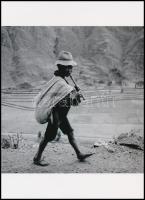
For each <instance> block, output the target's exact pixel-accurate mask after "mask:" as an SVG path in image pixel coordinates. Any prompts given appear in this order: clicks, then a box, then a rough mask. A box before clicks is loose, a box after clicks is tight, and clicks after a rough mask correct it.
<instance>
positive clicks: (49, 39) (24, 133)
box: [1, 19, 144, 174]
mask: <svg viewBox="0 0 145 200" xmlns="http://www.w3.org/2000/svg"><path fill="white" fill-rule="evenodd" d="M68 21H69V19H68ZM1 53H2V56H1V58H2V61H1V156H2V159H1V165H2V166H1V171H2V173H3V174H62V173H63V174H70V173H71V174H100V173H101V174H108V173H110V174H118V173H119V174H120V173H130V174H131V173H135V174H137V173H143V172H144V165H143V163H144V111H143V110H144V27H143V26H129V25H128V26H117V25H115V26H111V25H106V24H105V25H104V26H103V25H99V26H97V25H90V26H88V25H86V26H85V25H79V24H78V25H77V24H76V25H59V26H57V25H55V24H54V26H53V25H50V26H49V25H43V24H42V25H41V24H40V25H37V26H36V25H28V26H26V25H14V26H13V25H12V26H11V25H8V26H7V25H6V26H2V27H1Z"/></svg>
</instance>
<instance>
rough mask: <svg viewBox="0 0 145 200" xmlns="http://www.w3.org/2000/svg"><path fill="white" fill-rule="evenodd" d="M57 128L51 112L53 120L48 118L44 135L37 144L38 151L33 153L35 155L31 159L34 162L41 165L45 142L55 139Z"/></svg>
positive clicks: (54, 116) (55, 119) (54, 117)
mask: <svg viewBox="0 0 145 200" xmlns="http://www.w3.org/2000/svg"><path fill="white" fill-rule="evenodd" d="M57 130H58V122H57V118H56V115H55V113H53V120H51V119H49V120H48V125H47V128H46V131H45V134H44V137H43V138H42V140H41V142H40V144H39V148H38V151H37V153H36V154H35V157H34V159H33V161H34V164H38V165H43V164H42V162H41V156H42V153H43V151H44V149H45V147H46V145H47V143H48V142H50V141H52V140H54V139H55V137H56V134H57ZM44 165H45V164H44Z"/></svg>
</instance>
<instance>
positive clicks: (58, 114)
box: [33, 51, 92, 166]
mask: <svg viewBox="0 0 145 200" xmlns="http://www.w3.org/2000/svg"><path fill="white" fill-rule="evenodd" d="M76 65H77V64H76V62H75V61H74V60H73V57H72V55H71V53H70V52H66V51H62V52H60V54H59V56H58V60H57V61H56V66H57V68H58V70H56V71H55V72H54V79H53V80H52V82H51V86H49V88H50V91H54V92H53V94H52V95H51V98H50V99H52V97H54V93H55V94H56V96H57V97H58V93H59V97H58V98H57V100H56V99H54V100H53V107H51V112H50V114H49V115H48V117H47V122H48V125H47V128H46V131H45V134H44V137H43V138H42V140H41V142H40V145H39V148H38V151H37V153H36V155H35V156H34V158H33V163H34V164H36V165H40V166H47V165H48V163H46V162H45V161H43V160H41V156H42V153H43V151H44V149H45V147H46V145H47V143H48V142H50V141H52V140H54V139H55V137H56V135H57V130H58V128H60V129H61V131H62V132H63V133H64V134H66V135H67V136H68V140H69V143H70V144H71V146H72V147H73V149H74V151H75V153H76V155H77V158H78V159H79V160H80V161H83V160H84V159H86V158H88V157H89V156H91V155H92V153H88V154H83V153H81V151H80V149H79V147H78V145H77V143H76V140H75V137H74V130H73V128H72V127H71V125H70V123H69V120H68V118H67V114H68V112H69V110H70V107H71V105H72V106H77V105H79V103H80V102H81V101H80V97H81V96H80V94H79V93H78V92H77V91H76V90H75V88H74V87H72V86H70V85H69V84H68V82H67V80H66V79H65V77H68V76H70V75H71V73H72V69H73V67H74V66H76ZM59 83H60V84H59ZM52 88H55V89H54V90H53V89H52ZM58 88H59V89H58ZM47 91H48V90H47ZM58 91H59V92H58ZM47 93H48V92H47ZM41 96H44V95H41ZM50 102H51V103H52V101H51V100H50ZM47 103H48V102H47ZM47 114H48V112H47ZM37 119H38V118H37Z"/></svg>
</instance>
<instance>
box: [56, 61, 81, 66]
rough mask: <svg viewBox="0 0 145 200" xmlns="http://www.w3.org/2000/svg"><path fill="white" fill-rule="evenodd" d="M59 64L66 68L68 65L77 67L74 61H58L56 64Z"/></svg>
mask: <svg viewBox="0 0 145 200" xmlns="http://www.w3.org/2000/svg"><path fill="white" fill-rule="evenodd" d="M58 64H60V65H64V66H68V65H71V66H73V67H74V66H77V63H76V62H75V61H73V60H57V61H56V62H55V65H58Z"/></svg>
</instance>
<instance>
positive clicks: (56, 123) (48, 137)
mask: <svg viewBox="0 0 145 200" xmlns="http://www.w3.org/2000/svg"><path fill="white" fill-rule="evenodd" d="M69 109H70V107H67V106H66V107H63V106H59V105H56V106H55V107H54V108H53V109H52V114H51V117H50V118H49V119H48V125H47V128H46V131H45V134H44V137H43V139H42V141H41V142H40V145H39V149H38V152H37V154H36V155H35V159H37V160H40V158H41V155H42V153H43V151H44V149H45V147H46V145H47V143H48V142H50V141H52V140H54V139H55V137H56V135H57V130H58V128H60V129H61V131H62V132H63V133H64V134H66V135H67V136H68V139H69V142H70V144H71V145H72V147H73V148H74V150H75V152H76V154H77V155H78V154H80V151H79V149H78V147H77V144H76V141H75V138H74V134H73V129H72V127H71V125H70V123H69V121H68V118H67V114H68V111H69Z"/></svg>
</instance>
